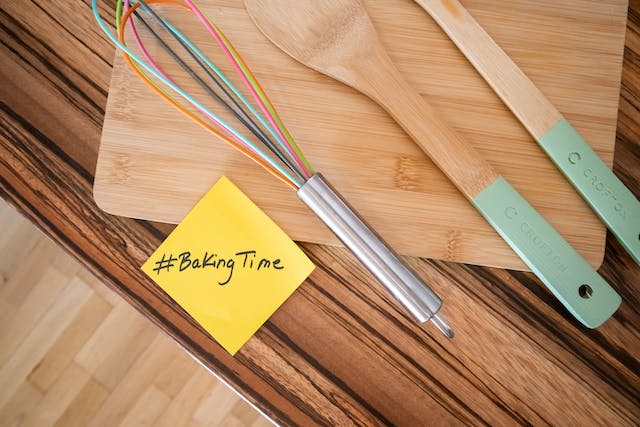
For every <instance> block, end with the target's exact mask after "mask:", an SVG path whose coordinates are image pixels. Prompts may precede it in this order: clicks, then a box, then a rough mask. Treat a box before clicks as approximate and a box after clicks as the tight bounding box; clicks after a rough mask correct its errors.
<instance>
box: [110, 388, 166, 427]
mask: <svg viewBox="0 0 640 427" xmlns="http://www.w3.org/2000/svg"><path fill="white" fill-rule="evenodd" d="M134 400H135V399H134ZM170 401H171V399H170V398H169V396H167V395H166V394H164V393H163V392H161V391H160V390H158V389H157V388H156V387H155V386H153V385H151V386H150V387H148V388H147V389H146V390H145V392H144V393H142V395H140V397H139V399H137V400H136V402H135V405H133V407H132V408H131V410H130V411H129V412H128V413H127V415H126V417H125V418H124V420H122V422H121V423H120V426H121V427H141V426H152V425H155V420H156V419H157V418H158V417H159V416H160V414H161V413H162V412H163V411H164V409H165V408H166V407H167V405H168V404H169V402H170Z"/></svg>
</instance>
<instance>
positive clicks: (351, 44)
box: [245, 0, 621, 328]
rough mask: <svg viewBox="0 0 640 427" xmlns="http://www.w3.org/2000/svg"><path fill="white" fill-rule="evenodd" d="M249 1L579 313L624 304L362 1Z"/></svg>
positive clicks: (286, 47) (280, 41) (599, 316)
mask: <svg viewBox="0 0 640 427" xmlns="http://www.w3.org/2000/svg"><path fill="white" fill-rule="evenodd" d="M245 5H246V7H247V10H248V12H249V15H250V16H251V18H252V19H253V21H254V22H255V23H256V25H257V26H258V28H260V30H261V31H262V32H263V33H264V34H265V35H266V36H267V37H268V38H269V39H270V40H271V41H272V42H273V43H274V44H276V45H277V46H278V47H280V49H282V50H283V51H285V52H286V53H288V54H289V55H291V56H292V57H293V58H295V59H296V60H298V61H300V62H301V63H303V64H305V65H307V66H309V67H311V68H313V69H315V70H317V71H319V72H321V73H323V74H326V75H328V76H331V77H333V78H335V79H337V80H339V81H341V82H343V83H346V84H347V85H349V86H351V87H353V88H354V89H356V90H358V91H360V92H362V93H364V94H366V95H368V96H369V97H370V98H371V99H373V100H374V101H376V102H377V103H378V104H380V105H381V106H382V107H383V108H384V109H385V110H386V111H387V112H388V113H389V114H390V115H391V116H393V117H394V118H395V120H396V121H397V122H398V124H400V126H402V128H403V129H404V130H405V131H406V132H407V133H408V134H409V135H410V136H411V137H412V138H413V139H414V141H415V142H416V143H417V144H418V145H419V146H420V147H421V148H422V150H424V152H425V153H426V154H427V155H428V156H429V157H430V158H431V159H432V160H433V161H434V163H435V164H436V165H437V166H438V167H439V168H440V169H441V170H442V171H443V172H444V173H445V174H446V175H447V176H448V177H449V179H450V180H451V181H452V182H453V183H454V184H455V185H456V186H457V187H458V189H459V190H460V191H461V192H462V193H463V194H464V195H465V196H466V197H467V198H468V199H469V200H470V201H471V202H472V204H473V205H474V206H475V207H476V208H477V209H478V210H479V211H480V213H481V214H482V215H483V216H484V217H485V218H486V219H487V221H488V222H489V223H490V224H491V225H492V226H493V227H494V228H495V229H496V231H497V232H498V233H499V234H500V235H501V236H502V237H503V238H504V239H505V241H506V242H507V243H508V244H509V245H510V246H511V247H512V248H513V249H514V250H515V251H516V253H518V255H520V257H521V258H522V259H523V261H524V262H525V263H526V264H527V265H528V266H529V267H530V268H531V270H532V271H533V272H534V273H536V275H537V276H538V277H539V278H540V279H541V280H542V281H543V282H544V283H545V285H546V286H547V287H548V288H549V289H550V290H551V291H552V292H553V293H554V295H555V296H556V297H557V298H558V299H559V300H560V301H561V302H562V303H563V304H564V305H565V307H566V308H567V309H568V310H569V311H570V312H571V313H572V314H573V315H574V316H575V317H576V318H577V319H578V320H580V321H581V322H582V323H583V324H585V325H586V326H588V327H590V328H595V327H597V326H599V325H600V324H601V323H602V322H604V321H605V320H606V319H608V318H609V317H610V316H611V315H612V314H613V313H614V312H615V311H616V309H617V308H618V306H619V305H620V303H621V298H620V296H619V295H618V294H617V293H616V292H615V291H614V290H613V289H612V288H611V287H610V286H609V284H608V283H607V282H606V281H605V280H604V279H603V278H602V277H600V276H599V275H598V273H596V272H595V271H594V270H593V268H592V267H591V266H590V265H589V264H588V263H587V262H586V261H585V260H584V259H583V258H582V257H581V256H580V255H579V254H578V253H577V252H576V251H575V250H574V249H573V248H572V247H571V246H570V245H569V244H568V243H567V242H566V241H565V240H564V239H563V238H562V237H561V236H560V235H559V234H558V232H557V231H556V230H555V229H553V227H552V226H551V225H550V224H549V223H547V222H546V221H545V220H544V219H543V218H542V217H541V216H540V214H538V212H536V211H535V210H534V209H533V208H532V207H531V206H530V205H529V204H528V203H527V201H526V200H524V198H523V197H522V196H521V195H520V194H518V192H517V191H515V190H514V189H513V188H512V187H511V186H510V185H509V184H508V183H507V182H506V180H505V179H504V178H503V177H501V176H500V175H499V174H498V173H497V172H496V171H495V170H494V169H493V168H492V167H491V165H490V164H489V163H488V162H487V161H485V160H484V159H482V157H481V156H480V154H479V153H478V152H477V151H476V150H475V149H474V148H473V147H472V146H471V145H469V144H468V143H467V142H466V141H464V139H463V138H462V136H461V135H459V134H458V133H457V132H456V131H455V130H454V129H453V128H452V127H450V126H449V125H448V124H447V123H446V122H445V121H444V120H443V119H442V118H441V117H440V116H439V115H438V113H437V112H436V111H435V110H434V108H433V107H431V105H429V104H428V103H427V102H426V101H425V100H424V99H423V97H422V96H421V95H419V94H418V93H417V92H415V91H414V90H413V89H412V88H411V87H410V85H409V84H408V83H407V82H406V81H405V80H404V79H403V77H402V76H401V74H400V72H399V71H398V70H397V69H396V67H395V66H394V65H393V63H392V61H391V59H390V58H389V56H388V55H387V53H386V51H385V49H384V48H383V46H382V45H381V43H380V41H379V40H378V37H377V34H376V31H375V29H374V27H373V24H372V23H371V20H370V19H369V16H368V14H367V12H366V9H365V8H364V6H363V5H362V4H361V3H360V2H359V1H357V0H323V1H316V0H245Z"/></svg>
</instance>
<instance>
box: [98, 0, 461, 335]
mask: <svg viewBox="0 0 640 427" xmlns="http://www.w3.org/2000/svg"><path fill="white" fill-rule="evenodd" d="M152 4H163V5H167V6H174V7H179V8H182V9H185V10H187V11H190V12H191V13H193V14H194V15H195V16H196V18H197V19H198V20H199V21H200V23H201V24H202V25H203V26H204V27H205V28H206V30H207V31H208V33H209V34H210V35H211V37H213V39H214V40H215V41H216V43H217V45H218V46H219V47H220V49H221V50H222V52H223V53H224V55H225V56H226V57H227V59H228V61H229V62H230V64H231V65H232V68H233V70H234V71H235V73H236V74H237V75H238V76H239V78H240V80H241V81H242V83H243V84H244V86H245V87H246V89H247V90H248V92H249V94H250V96H251V98H252V99H253V101H254V102H255V104H256V105H257V108H255V107H254V106H253V105H252V104H251V103H250V102H249V101H248V100H247V97H245V96H244V95H243V94H242V93H241V91H240V90H238V88H237V87H236V86H234V84H233V83H232V82H231V81H230V80H229V79H228V78H227V76H225V75H224V73H222V71H221V70H220V69H219V68H218V67H217V66H216V65H215V64H214V63H213V62H212V61H211V60H210V59H209V58H208V57H207V56H205V55H204V54H203V53H202V51H201V50H200V49H199V48H198V47H197V46H196V45H195V44H194V43H193V42H192V41H191V40H189V39H188V38H187V37H186V36H185V35H184V34H183V33H181V32H180V31H179V30H178V29H177V28H176V27H174V26H173V25H172V24H171V23H170V22H169V20H167V19H166V18H165V17H164V16H160V14H159V12H157V11H156V10H154V8H152V7H150V5H152ZM92 9H93V13H94V16H95V18H96V20H97V22H98V24H99V25H100V27H101V28H102V30H103V31H104V32H105V33H106V34H107V36H108V37H109V38H110V39H111V41H112V42H113V43H114V44H115V45H116V46H117V47H118V48H120V49H121V50H122V52H123V55H124V57H125V59H126V61H127V63H128V64H129V66H130V67H131V69H132V70H133V72H134V73H135V74H136V75H137V76H138V77H139V78H140V79H141V80H142V81H144V82H145V83H146V84H147V85H148V86H149V87H150V88H151V89H152V90H153V91H154V92H156V93H157V94H158V95H159V96H160V97H162V98H163V99H164V100H165V101H167V102H168V103H169V104H171V105H172V106H174V107H175V108H176V109H178V110H179V111H181V112H182V113H183V114H185V115H186V116H187V117H189V118H190V119H191V120H193V121H195V122H196V123H197V124H199V125H200V126H202V127H203V128H205V129H206V130H207V131H209V132H211V133H213V134H214V135H215V136H216V137H217V138H218V139H220V140H222V141H224V142H226V143H228V144H230V145H232V146H233V147H234V148H236V149H237V150H239V151H240V152H241V153H242V154H244V155H245V156H247V157H249V158H250V159H251V160H253V161H254V162H256V163H258V164H259V165H260V166H262V167H263V168H264V169H265V170H266V171H268V172H269V173H271V174H272V175H274V176H275V177H276V178H278V179H279V180H281V181H282V182H284V183H285V184H287V185H288V186H290V187H291V188H292V189H294V190H295V191H296V193H297V195H298V197H299V198H300V199H301V200H302V201H303V202H304V203H305V204H306V205H307V206H308V207H309V208H310V209H311V210H312V211H313V212H314V213H315V214H316V215H317V216H318V217H319V218H320V219H321V220H322V221H323V222H324V223H325V224H326V225H327V226H328V227H329V228H330V229H331V230H332V231H333V233H334V234H335V235H336V236H337V237H338V238H339V239H340V240H341V241H342V242H343V243H344V245H345V246H347V247H348V248H349V249H350V250H351V251H352V252H353V253H354V254H355V255H356V257H357V258H358V259H359V260H360V261H361V262H362V263H363V265H364V266H365V267H366V268H367V269H368V270H369V271H370V272H371V273H372V274H373V275H374V276H375V277H376V278H377V279H378V280H379V281H380V283H382V284H383V285H384V286H385V287H386V288H387V290H389V291H390V292H391V294H392V295H393V296H394V297H395V298H396V299H397V300H398V301H399V302H400V303H401V304H402V305H403V306H404V307H405V308H406V309H407V310H408V311H409V313H410V314H411V315H412V316H413V317H414V318H415V320H416V321H418V322H420V323H423V322H426V321H429V320H430V321H432V322H433V323H434V324H435V325H436V326H437V327H438V329H439V330H440V331H442V333H443V334H444V335H445V336H447V337H448V338H452V337H453V330H452V329H451V327H450V326H449V325H448V324H447V322H445V321H444V320H443V319H442V317H441V316H440V315H439V313H438V311H439V310H440V308H441V306H442V300H441V299H440V298H439V297H438V296H437V295H436V294H435V293H434V292H433V291H432V290H431V289H430V288H429V287H428V286H427V285H426V284H425V283H424V282H423V281H422V280H421V279H420V278H419V276H418V275H417V274H416V273H415V272H414V271H412V270H411V269H410V268H409V267H408V266H407V265H406V264H405V263H404V262H403V261H402V260H401V259H400V258H399V257H398V255H397V254H396V253H395V252H394V251H393V250H392V249H391V248H390V247H389V246H388V245H387V244H386V243H385V242H384V241H383V240H382V239H381V238H380V236H378V235H377V234H376V233H375V232H374V231H373V230H372V229H371V228H370V227H369V226H368V225H367V223H366V222H365V221H364V219H362V218H361V217H360V216H359V215H358V214H357V213H356V212H355V210H354V209H353V208H352V207H350V206H349V204H348V203H347V202H346V201H345V200H344V199H343V198H342V197H341V196H340V194H339V193H338V192H337V191H336V190H335V189H334V188H333V187H332V186H331V184H329V182H328V181H327V180H326V179H325V178H324V176H323V175H322V174H320V173H316V172H315V171H314V170H313V168H312V167H311V165H310V164H309V162H308V161H307V159H306V158H305V157H304V155H303V153H302V151H301V150H300V148H299V147H298V145H297V144H296V142H295V140H294V139H293V137H292V136H291V134H290V133H289V132H288V131H287V129H286V127H285V126H284V124H283V122H282V120H281V119H280V117H279V116H278V113H277V112H276V110H275V108H274V107H273V105H272V104H271V102H270V101H269V98H268V97H267V96H266V94H265V92H264V90H263V89H262V87H261V86H260V84H259V83H258V81H257V79H256V78H255V76H254V74H253V73H252V72H251V70H250V69H249V67H248V66H247V63H246V62H245V61H244V59H243V58H242V57H241V56H240V54H239V53H238V51H237V50H236V49H235V48H234V47H233V45H232V44H231V42H230V41H229V39H228V38H227V37H226V36H225V35H224V33H223V32H222V31H221V30H220V28H219V27H218V26H217V25H215V24H214V23H213V22H212V21H211V20H209V18H208V17H207V16H206V15H205V14H204V13H203V12H202V11H201V10H200V8H199V7H198V6H196V4H195V3H194V2H193V1H192V0H183V1H178V0H137V1H136V2H135V3H130V0H118V2H117V5H116V28H117V31H118V32H117V36H116V35H114V34H112V33H111V32H110V31H109V29H108V27H107V25H106V23H105V22H104V21H103V19H102V18H101V17H100V14H99V12H98V6H97V0H92ZM143 15H144V16H143ZM133 17H135V20H134V19H133ZM151 22H152V23H151ZM138 25H140V26H141V27H143V28H144V30H145V32H146V33H148V34H149V35H150V36H151V37H152V38H153V40H155V41H156V42H157V43H158V44H159V45H160V47H161V48H162V50H163V51H164V52H165V53H166V54H167V55H168V56H169V57H170V58H171V60H173V61H175V62H176V63H177V64H178V65H179V66H180V67H181V68H182V69H183V71H184V73H185V74H186V75H188V76H189V77H190V78H191V79H193V80H194V81H195V82H196V83H197V84H198V85H199V86H200V87H201V88H202V89H203V90H204V91H205V92H206V93H207V94H208V95H209V96H211V97H212V98H213V99H214V100H215V101H216V102H217V103H218V104H220V105H222V106H223V108H224V109H225V110H226V111H228V113H229V114H231V115H232V116H233V117H234V118H235V120H236V121H237V122H239V123H240V124H241V125H242V126H243V127H244V129H245V130H247V131H249V132H250V134H251V136H246V135H243V134H242V133H241V132H239V131H238V130H236V128H234V127H233V126H232V125H230V124H229V123H228V122H226V121H225V120H223V119H222V118H221V117H220V116H218V115H216V114H214V113H213V112H212V111H211V110H210V109H209V108H207V107H206V106H205V105H204V104H203V103H201V102H199V101H198V100H196V99H195V97H194V96H192V95H190V94H188V93H187V92H186V91H185V90H184V89H183V88H182V87H180V86H179V84H178V83H177V82H176V79H175V78H173V77H172V76H170V75H169V74H168V73H166V72H165V71H164V70H163V68H162V67H161V66H160V65H159V64H158V63H157V61H156V60H154V58H153V57H152V56H151V54H150V53H149V50H148V49H147V48H146V46H145V44H144V43H143V41H142V38H141V37H140V34H139V32H138ZM126 29H129V30H130V34H131V36H132V37H133V39H134V41H135V44H136V45H137V47H138V50H139V52H140V53H139V55H136V53H134V52H133V51H132V50H131V49H130V48H129V47H128V46H127V43H126V41H125V31H126ZM160 34H162V36H161V35H160ZM167 40H169V41H167ZM170 43H173V44H174V45H178V46H179V50H180V51H181V52H182V55H180V54H178V52H176V49H174V48H173V47H171V45H170ZM185 57H186V58H187V59H185ZM191 64H195V65H196V66H197V68H198V69H199V70H200V73H198V72H196V71H195V70H194V68H193V66H192V65H191ZM152 77H153V79H152ZM154 80H155V81H154ZM156 81H157V82H161V83H162V84H163V86H160V85H159V84H158V83H157V82H156ZM167 88H168V89H170V91H168V90H167ZM171 93H175V94H177V95H178V96H179V97H180V98H182V99H183V100H184V101H185V102H186V103H187V104H188V105H190V107H191V108H192V109H194V110H196V111H198V114H196V113H194V112H193V111H192V110H190V109H188V108H187V107H185V106H184V105H183V104H181V103H180V101H178V100H176V99H175V98H173V97H172V95H171Z"/></svg>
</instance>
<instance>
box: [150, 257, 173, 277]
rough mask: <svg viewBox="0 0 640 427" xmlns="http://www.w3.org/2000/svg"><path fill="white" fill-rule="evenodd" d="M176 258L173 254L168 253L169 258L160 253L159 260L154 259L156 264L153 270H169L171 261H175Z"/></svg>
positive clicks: (171, 265)
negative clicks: (160, 257)
mask: <svg viewBox="0 0 640 427" xmlns="http://www.w3.org/2000/svg"><path fill="white" fill-rule="evenodd" d="M177 260H178V258H174V257H173V255H171V254H169V258H166V254H162V259H161V260H160V261H156V263H155V264H156V266H157V267H155V268H154V269H153V271H155V272H156V273H158V274H160V271H161V270H164V269H166V270H167V271H169V268H170V267H173V263H174V262H176V261H177Z"/></svg>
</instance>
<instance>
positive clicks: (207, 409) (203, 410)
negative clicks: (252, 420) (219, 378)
mask: <svg viewBox="0 0 640 427" xmlns="http://www.w3.org/2000/svg"><path fill="white" fill-rule="evenodd" d="M238 400H241V398H240V397H239V396H238V395H233V394H229V393H228V388H227V386H226V385H224V384H223V383H217V384H216V385H215V386H214V387H213V388H212V389H211V390H210V391H209V393H208V394H207V395H206V396H205V397H204V398H203V399H202V401H201V402H200V405H198V408H197V409H196V411H195V412H194V414H193V419H194V420H195V421H196V422H198V423H200V424H202V425H204V426H218V425H220V423H222V422H223V421H224V420H226V419H227V417H229V416H230V415H231V414H230V412H231V409H233V406H234V405H235V404H236V403H237V402H238Z"/></svg>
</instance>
